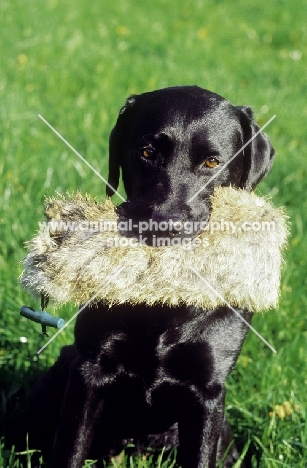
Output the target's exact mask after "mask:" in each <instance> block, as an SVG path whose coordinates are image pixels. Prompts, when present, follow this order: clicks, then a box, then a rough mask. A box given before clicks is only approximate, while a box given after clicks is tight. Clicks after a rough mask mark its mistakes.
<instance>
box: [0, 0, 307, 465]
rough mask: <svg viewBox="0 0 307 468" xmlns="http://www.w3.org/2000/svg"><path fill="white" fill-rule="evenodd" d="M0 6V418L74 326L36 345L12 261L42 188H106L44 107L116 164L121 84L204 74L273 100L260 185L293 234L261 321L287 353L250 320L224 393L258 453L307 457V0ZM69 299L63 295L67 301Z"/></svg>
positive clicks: (216, 84) (28, 232)
mask: <svg viewBox="0 0 307 468" xmlns="http://www.w3.org/2000/svg"><path fill="white" fill-rule="evenodd" d="M0 12H1V15H0V30H1V36H2V39H1V40H2V44H1V53H2V67H1V71H0V92H1V101H0V115H1V127H0V128H1V130H0V131H1V138H0V145H1V156H0V174H1V178H0V185H1V188H0V194H1V195H0V196H1V206H0V252H1V254H0V272H1V276H0V301H1V302H0V310H1V317H2V318H1V325H0V364H1V370H0V377H1V384H0V391H1V402H2V403H1V408H0V415H1V417H2V419H1V421H2V420H4V417H5V415H7V416H9V417H11V415H10V414H8V413H9V409H8V408H9V407H10V402H11V400H12V398H13V397H12V395H13V396H14V395H18V392H19V390H20V389H25V393H26V394H27V392H28V389H29V387H30V383H31V381H32V380H33V379H34V377H35V375H37V374H38V372H39V371H40V370H41V369H42V368H43V367H47V366H48V365H50V364H51V363H52V362H53V361H54V359H55V358H56V356H57V354H58V352H59V349H60V347H61V346H63V345H64V344H66V343H69V342H71V340H72V336H73V327H69V328H67V329H66V330H65V331H64V332H63V333H62V334H61V335H60V336H59V337H58V339H57V340H54V341H53V342H52V344H51V345H50V346H49V347H48V348H47V349H46V350H45V351H44V352H43V353H42V354H41V356H40V357H39V358H38V357H36V356H35V353H36V351H37V350H38V349H39V348H40V347H41V345H42V344H43V343H44V342H45V338H44V337H42V336H41V335H40V334H39V327H38V326H37V325H35V324H32V323H29V322H27V321H26V320H25V319H21V318H20V317H19V308H20V306H21V305H22V304H24V303H25V304H29V305H32V306H34V307H38V306H39V304H38V303H37V302H35V301H33V300H32V299H30V298H29V297H28V296H27V294H26V293H25V292H24V291H22V290H21V289H20V287H19V284H18V277H19V275H20V273H21V270H22V266H21V265H20V263H19V262H20V261H21V260H22V258H23V257H24V255H25V248H24V242H25V241H27V240H29V239H30V238H31V237H32V236H33V233H34V232H35V231H36V229H37V228H38V224H37V222H38V221H39V220H42V202H43V200H44V196H45V195H52V194H54V193H55V192H56V191H61V192H66V191H73V190H75V189H76V188H78V189H80V190H81V191H82V192H86V191H88V192H90V193H91V194H92V195H94V196H97V197H99V198H103V196H104V186H103V184H102V182H101V181H100V180H99V179H98V178H97V177H96V176H95V175H94V174H93V173H92V172H91V171H90V169H88V168H87V167H86V166H85V165H83V163H81V161H79V160H78V159H77V158H76V156H75V155H74V154H73V153H72V152H71V151H70V150H69V149H68V148H67V147H65V145H64V144H63V143H62V142H61V141H60V140H59V139H58V138H57V137H56V136H55V135H54V134H53V133H52V132H51V131H50V130H49V129H48V128H47V127H46V126H45V125H44V123H43V122H42V121H41V120H40V119H39V118H38V117H37V114H38V113H40V114H42V115H43V116H44V117H45V118H46V119H47V120H48V121H49V122H50V123H51V124H52V125H53V126H54V127H55V128H56V129H57V130H58V131H59V132H60V133H61V134H62V135H63V136H64V137H65V138H67V140H68V141H69V142H70V143H71V144H72V145H73V146H74V147H75V148H76V149H77V150H78V151H79V152H80V153H81V154H82V155H83V156H84V157H85V158H86V159H87V160H88V161H89V162H90V163H91V164H92V165H93V166H94V167H96V168H97V169H98V170H99V171H101V173H102V174H103V175H104V176H106V175H107V152H108V134H109V132H110V130H111V128H112V125H113V124H114V122H115V119H116V115H117V112H118V109H119V108H120V106H121V105H122V104H123V102H124V99H125V97H126V96H128V95H129V94H131V93H141V92H143V91H148V90H152V89H155V88H160V87H164V86H171V85H180V84H198V85H200V86H203V87H205V88H208V89H211V90H212V91H215V92H217V93H219V94H222V95H223V96H225V97H226V98H228V99H229V100H230V101H231V102H233V103H234V104H238V105H241V104H249V105H251V106H253V107H254V110H255V115H256V118H257V120H258V122H259V124H264V123H265V122H266V121H267V120H268V119H269V118H270V117H271V116H272V115H273V114H276V115H277V118H276V119H275V120H274V121H273V122H272V123H271V124H270V126H269V127H268V128H267V133H268V134H269V136H270V138H271V141H272V143H273V145H274V147H275V149H276V154H277V157H276V161H275V164H274V168H273V170H272V171H271V173H270V175H269V176H268V177H267V179H266V180H265V181H264V182H263V183H262V184H261V185H260V186H259V189H258V193H260V194H263V195H267V196H270V197H271V198H272V200H273V202H274V203H275V204H276V205H278V206H280V205H284V206H285V207H286V209H287V211H288V214H289V216H290V218H291V223H292V227H291V239H290V244H289V249H288V252H287V254H286V263H285V268H284V272H283V281H282V298H281V301H280V306H279V309H278V310H276V311H271V312H269V313H267V314H263V315H258V316H256V317H255V319H254V322H253V325H254V326H255V327H256V328H257V330H258V331H259V332H260V333H261V334H262V335H263V336H264V337H265V338H266V339H267V340H268V341H270V342H271V343H272V344H273V345H274V346H275V347H276V348H277V350H278V353H277V355H273V354H272V352H271V351H270V350H269V349H268V348H266V347H265V346H264V345H263V344H262V342H260V341H259V340H258V338H257V337H256V336H254V335H253V334H252V333H250V334H249V336H248V338H247V340H246V343H245V345H244V348H243V351H242V354H241V357H240V358H239V361H238V364H237V367H236V369H235V370H234V372H233V373H232V375H231V377H230V378H229V380H228V383H227V388H228V395H227V402H226V407H227V411H228V414H229V418H230V421H231V423H232V427H233V430H234V433H235V436H236V438H237V440H238V445H239V447H240V449H241V450H243V448H244V447H245V446H246V444H250V453H251V454H252V455H251V456H252V460H251V466H252V467H253V468H255V467H263V468H279V467H283V468H286V467H287V468H290V467H291V468H294V467H297V468H298V467H301V468H304V467H306V464H307V462H306V461H307V426H306V417H305V411H306V402H307V390H306V388H307V386H306V384H307V366H306V351H305V350H306V338H307V326H306V320H305V310H306V308H307V298H306V287H307V280H306V276H307V275H306V251H307V239H306V236H305V228H306V216H305V213H306V211H307V200H306V196H305V193H306V190H307V185H306V180H307V165H306V156H307V154H306V153H307V136H306V129H305V127H306V117H307V106H306V100H305V96H306V93H307V81H306V68H307V67H306V57H307V27H306V17H307V3H306V2H304V0H293V1H292V2H289V1H286V0H272V1H271V2H268V1H265V0H259V1H258V2H253V1H252V0H237V1H236V2H233V1H231V0H225V1H224V2H222V1H219V0H207V1H204V0H196V1H195V2H190V3H187V2H185V1H183V0H177V1H176V2H168V1H166V0H155V1H154V2H153V1H149V0H143V1H142V2H138V1H137V0H120V1H118V2H114V1H110V0H105V1H104V2H102V1H98V0H93V1H92V2H86V1H81V2H75V1H73V0H66V1H65V2H60V1H58V0H45V1H39V0H29V1H25V0H1V3H0ZM73 312H74V308H73V307H72V306H66V307H65V308H63V309H62V310H61V315H63V316H64V318H66V319H67V318H68V317H70V316H71V315H72V313H73ZM21 337H26V338H27V342H26V343H23V342H22V340H21V339H20V338H21ZM286 401H289V402H290V404H291V408H292V414H289V415H287V416H286V417H280V416H278V414H280V415H281V416H282V414H281V413H280V409H277V412H276V409H275V406H276V405H282V404H283V403H284V402H286ZM15 406H16V404H15ZM0 429H1V431H2V432H1V433H2V434H3V433H4V432H5V425H4V423H2V422H1V427H0ZM29 456H30V455H29ZM10 458H11V460H10ZM14 460H15V455H14V453H13V452H7V451H4V449H3V447H2V449H1V451H0V466H3V467H13V466H18V461H16V463H15V461H14ZM14 463H15V465H14ZM131 463H135V464H134V465H131ZM137 463H139V462H138V461H135V462H132V461H129V462H128V461H126V462H124V464H123V466H140V465H138V464H137ZM146 466H151V463H150V462H149V461H147V462H146ZM169 466H170V465H169Z"/></svg>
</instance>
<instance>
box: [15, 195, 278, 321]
mask: <svg viewBox="0 0 307 468" xmlns="http://www.w3.org/2000/svg"><path fill="white" fill-rule="evenodd" d="M211 201H212V210H211V217H210V222H211V223H212V222H218V223H220V222H224V227H225V222H232V223H236V225H237V226H240V225H241V223H243V222H246V221H247V222H249V223H253V222H256V223H258V224H256V225H255V226H256V227H257V226H259V223H262V222H272V223H273V225H274V228H273V227H272V226H273V225H272V226H271V229H264V230H263V229H261V230H255V229H250V230H242V229H236V232H235V233H231V232H230V231H229V230H227V229H224V230H218V231H216V232H210V230H208V231H207V230H205V231H204V232H202V233H201V235H200V236H199V238H198V239H199V243H200V245H197V246H194V247H191V248H183V247H182V246H163V247H150V246H144V245H141V246H140V245H139V246H136V247H131V246H130V247H126V248H123V247H116V246H110V245H109V246H108V242H111V243H112V241H114V239H117V240H120V239H121V240H122V236H121V235H120V234H119V232H118V231H116V232H112V231H109V230H105V231H99V232H88V231H87V230H77V231H67V230H65V229H63V230H62V231H59V230H54V229H53V228H52V226H49V227H48V228H46V229H43V230H41V231H40V232H39V233H38V234H37V235H36V236H35V237H34V238H33V240H32V241H31V242H30V243H29V247H30V249H29V253H28V254H27V256H26V258H25V260H24V272H23V274H22V278H21V284H22V285H23V287H25V288H26V289H28V290H30V291H31V292H32V293H34V294H37V295H40V294H44V295H46V296H49V298H50V299H51V300H52V301H54V302H55V303H56V304H63V303H65V302H69V301H72V302H74V303H82V302H85V301H87V300H89V299H91V298H92V296H95V299H94V301H96V302H97V301H104V302H106V303H107V304H109V305H112V304H118V303H125V302H129V303H132V304H139V303H146V304H155V303H160V304H166V305H179V304H182V303H184V304H187V305H194V306H200V307H201V308H203V309H205V310H206V309H210V308H212V307H217V306H220V305H223V304H225V301H226V302H227V303H229V304H231V305H232V306H237V307H246V308H247V309H249V310H251V311H254V312H256V311H261V310H265V309H268V308H271V307H276V306H277V302H278V297H279V286H280V270H281V264H282V249H283V247H284V246H285V243H286V238H287V223H286V217H285V215H284V213H283V211H282V210H280V209H276V208H274V207H272V206H271V205H270V204H269V203H268V202H266V201H265V200H263V199H261V198H259V197H257V196H256V195H255V194H253V193H248V192H246V191H243V190H235V189H233V188H231V187H227V188H217V189H216V190H215V192H214V195H213V196H212V200H211ZM45 214H46V216H47V219H48V221H52V220H57V221H60V220H62V221H65V222H67V221H69V222H76V223H80V222H84V221H100V220H102V219H103V220H105V219H108V220H113V221H116V220H117V215H116V212H115V207H114V205H113V204H112V202H111V201H110V200H106V201H105V203H103V204H99V203H97V202H96V201H94V200H91V199H90V198H89V197H82V196H81V195H80V194H77V196H75V197H70V196H68V197H67V198H64V197H59V198H58V199H52V200H49V201H48V203H47V206H46V209H45ZM257 229H258V228H257ZM121 267H123V268H122V269H120V268H121ZM190 267H192V268H193V269H194V270H196V271H197V272H198V273H199V275H201V276H202V277H203V278H204V280H205V281H204V280H202V279H201V278H200V277H199V276H197V275H196V274H195V272H194V271H192V269H191V268H190ZM206 282H207V283H208V284H210V285H211V286H212V287H213V288H214V290H215V291H216V292H217V293H218V294H217V293H216V292H215V291H213V290H212V289H211V288H210V287H209V286H207V284H206Z"/></svg>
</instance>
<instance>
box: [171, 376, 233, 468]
mask: <svg viewBox="0 0 307 468" xmlns="http://www.w3.org/2000/svg"><path fill="white" fill-rule="evenodd" d="M190 390H191V393H190V396H191V398H188V399H187V400H186V403H185V405H184V406H183V407H182V409H181V412H180V413H181V415H180V418H179V421H178V428H179V446H180V463H181V465H182V467H183V468H215V467H216V453H217V445H218V439H219V435H220V433H221V430H222V425H223V418H224V410H223V408H224V393H225V392H224V389H223V387H222V386H220V385H217V386H216V387H215V388H212V389H210V395H207V394H203V392H202V391H200V390H199V389H197V388H196V387H194V386H193V388H192V386H191V389H190ZM206 393H207V392H206Z"/></svg>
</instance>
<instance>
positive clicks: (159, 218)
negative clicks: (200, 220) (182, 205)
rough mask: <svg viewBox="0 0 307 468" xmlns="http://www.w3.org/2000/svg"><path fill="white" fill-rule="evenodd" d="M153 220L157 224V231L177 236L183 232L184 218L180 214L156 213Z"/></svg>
mask: <svg viewBox="0 0 307 468" xmlns="http://www.w3.org/2000/svg"><path fill="white" fill-rule="evenodd" d="M152 220H153V222H154V223H156V224H157V230H158V231H159V232H161V233H162V232H163V233H164V234H166V235H170V236H175V235H176V234H181V233H182V231H183V218H182V216H181V215H180V214H179V213H163V212H154V213H153V214H152Z"/></svg>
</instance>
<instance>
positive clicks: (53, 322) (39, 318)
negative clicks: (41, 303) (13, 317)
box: [20, 306, 65, 329]
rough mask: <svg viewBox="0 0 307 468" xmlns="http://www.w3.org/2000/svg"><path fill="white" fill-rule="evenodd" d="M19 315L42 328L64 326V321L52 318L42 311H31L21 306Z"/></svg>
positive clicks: (29, 308)
mask: <svg viewBox="0 0 307 468" xmlns="http://www.w3.org/2000/svg"><path fill="white" fill-rule="evenodd" d="M20 315H22V316H23V317H26V318H27V319H30V320H32V321H33V322H37V323H40V324H41V325H42V327H44V328H45V327H54V328H58V329H59V328H62V327H63V325H64V324H65V320H64V319H62V318H59V317H53V316H52V315H50V314H48V312H43V311H42V310H33V309H32V308H31V307H27V306H22V308H21V309H20Z"/></svg>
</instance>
